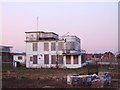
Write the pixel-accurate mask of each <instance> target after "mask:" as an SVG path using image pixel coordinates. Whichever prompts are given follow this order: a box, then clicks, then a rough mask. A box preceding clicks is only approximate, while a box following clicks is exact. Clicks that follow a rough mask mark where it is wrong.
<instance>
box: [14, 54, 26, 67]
mask: <svg viewBox="0 0 120 90" xmlns="http://www.w3.org/2000/svg"><path fill="white" fill-rule="evenodd" d="M12 54H13V66H14V67H20V66H26V65H25V64H26V63H25V61H26V59H25V56H26V54H25V53H12Z"/></svg>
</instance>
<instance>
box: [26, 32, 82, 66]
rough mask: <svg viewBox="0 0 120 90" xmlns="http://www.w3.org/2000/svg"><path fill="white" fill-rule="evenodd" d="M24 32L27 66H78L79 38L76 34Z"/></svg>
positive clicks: (79, 64) (79, 61)
mask: <svg viewBox="0 0 120 90" xmlns="http://www.w3.org/2000/svg"><path fill="white" fill-rule="evenodd" d="M25 33H26V67H27V68H57V67H59V68H80V67H81V66H82V65H81V53H80V50H81V48H80V39H79V38H78V37H76V36H69V35H68V36H62V38H61V39H59V37H58V35H57V34H55V33H53V32H42V31H34V32H25Z"/></svg>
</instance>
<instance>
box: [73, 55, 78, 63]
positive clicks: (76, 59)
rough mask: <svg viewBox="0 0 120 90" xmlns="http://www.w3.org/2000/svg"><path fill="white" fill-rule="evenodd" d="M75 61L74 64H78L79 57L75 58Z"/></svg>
mask: <svg viewBox="0 0 120 90" xmlns="http://www.w3.org/2000/svg"><path fill="white" fill-rule="evenodd" d="M73 61H74V62H73V63H74V64H78V56H73Z"/></svg>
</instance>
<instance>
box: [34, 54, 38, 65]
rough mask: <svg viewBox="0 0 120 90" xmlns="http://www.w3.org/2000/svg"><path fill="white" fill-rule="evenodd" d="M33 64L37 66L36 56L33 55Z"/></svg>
mask: <svg viewBox="0 0 120 90" xmlns="http://www.w3.org/2000/svg"><path fill="white" fill-rule="evenodd" d="M33 64H37V55H33Z"/></svg>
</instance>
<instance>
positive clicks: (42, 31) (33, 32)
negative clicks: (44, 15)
mask: <svg viewBox="0 0 120 90" xmlns="http://www.w3.org/2000/svg"><path fill="white" fill-rule="evenodd" d="M25 33H47V34H49V33H53V34H55V35H57V36H58V34H56V33H54V32H44V31H30V32H25Z"/></svg>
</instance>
